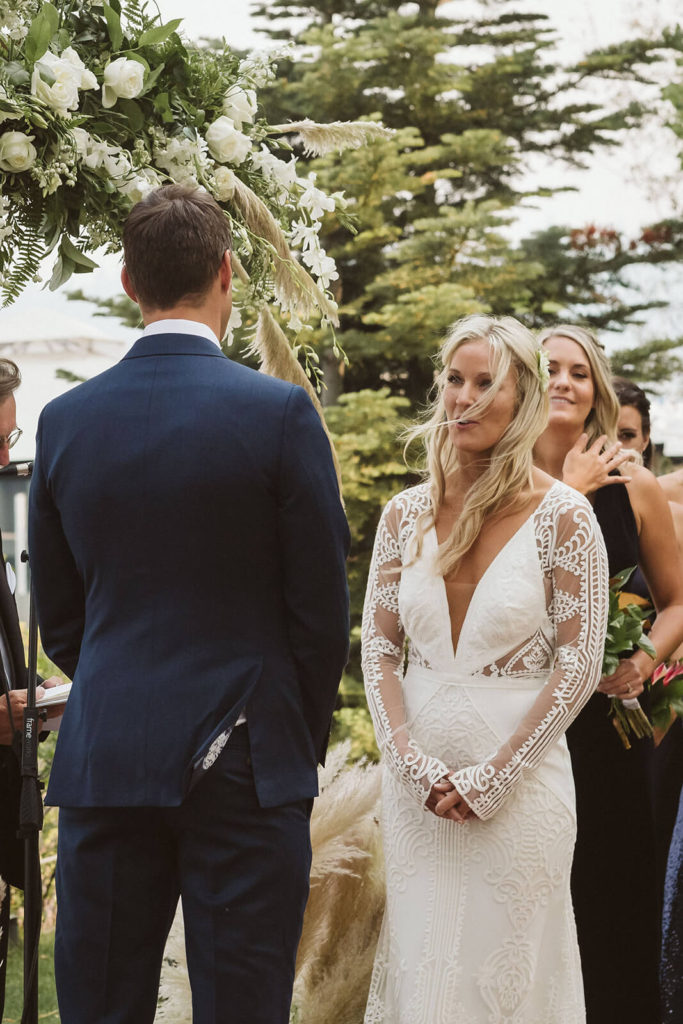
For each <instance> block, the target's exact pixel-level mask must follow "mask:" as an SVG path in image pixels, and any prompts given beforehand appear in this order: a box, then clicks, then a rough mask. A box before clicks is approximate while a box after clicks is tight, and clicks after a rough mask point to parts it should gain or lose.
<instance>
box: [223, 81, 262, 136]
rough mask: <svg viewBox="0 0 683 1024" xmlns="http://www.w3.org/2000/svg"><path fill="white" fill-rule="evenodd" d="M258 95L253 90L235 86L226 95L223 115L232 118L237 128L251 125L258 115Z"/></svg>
mask: <svg viewBox="0 0 683 1024" xmlns="http://www.w3.org/2000/svg"><path fill="white" fill-rule="evenodd" d="M256 107H257V103H256V93H255V92H254V90H253V89H243V88H242V87H241V86H239V85H233V86H232V88H231V89H228V91H227V92H226V94H225V99H224V100H223V113H224V114H225V115H226V116H227V117H229V118H230V120H231V121H232V122H233V124H234V125H235V128H241V127H242V125H243V124H244V122H245V121H246V122H247V124H251V123H252V121H253V120H254V114H255V113H256Z"/></svg>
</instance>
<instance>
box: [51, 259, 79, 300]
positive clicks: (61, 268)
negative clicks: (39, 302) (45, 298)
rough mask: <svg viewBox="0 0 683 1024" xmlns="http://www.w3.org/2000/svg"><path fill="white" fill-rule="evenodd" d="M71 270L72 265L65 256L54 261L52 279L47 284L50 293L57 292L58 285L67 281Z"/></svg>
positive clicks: (72, 268)
mask: <svg viewBox="0 0 683 1024" xmlns="http://www.w3.org/2000/svg"><path fill="white" fill-rule="evenodd" d="M73 270H74V264H73V263H72V262H71V260H70V259H69V258H68V257H66V256H62V255H59V256H58V257H57V259H56V261H55V265H54V268H53V270H52V277H51V278H50V282H49V284H48V288H49V289H50V291H51V292H55V291H57V289H58V288H59V286H60V285H62V284H64V282H65V281H68V280H69V278H70V277H71V275H72V273H73Z"/></svg>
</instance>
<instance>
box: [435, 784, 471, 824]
mask: <svg viewBox="0 0 683 1024" xmlns="http://www.w3.org/2000/svg"><path fill="white" fill-rule="evenodd" d="M426 806H427V809H428V810H430V811H431V812H432V814H435V815H436V816H437V818H450V819H451V821H457V822H458V823H459V824H462V822H464V821H467V819H468V818H476V814H475V813H474V811H473V810H472V808H471V807H470V806H469V804H468V803H467V802H466V801H465V800H464V799H463V798H462V796H461V795H460V793H459V792H458V791H457V789H456V788H455V786H454V785H453V783H452V782H450V781H449V780H448V779H447V778H446V777H445V776H444V778H443V779H441V781H440V782H435V783H434V785H433V786H432V788H431V792H430V794H429V797H428V798H427V804H426Z"/></svg>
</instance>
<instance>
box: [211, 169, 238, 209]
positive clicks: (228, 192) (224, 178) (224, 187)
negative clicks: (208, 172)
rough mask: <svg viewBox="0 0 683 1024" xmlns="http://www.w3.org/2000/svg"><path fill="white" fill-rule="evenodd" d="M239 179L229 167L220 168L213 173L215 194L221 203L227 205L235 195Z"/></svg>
mask: <svg viewBox="0 0 683 1024" xmlns="http://www.w3.org/2000/svg"><path fill="white" fill-rule="evenodd" d="M236 182H237V178H236V176H235V174H234V172H233V171H231V170H230V168H229V167H222V166H219V167H217V168H216V170H215V171H214V173H213V194H214V196H215V197H216V199H217V200H218V202H219V203H225V202H227V200H228V199H232V197H233V196H234V194H235V184H236Z"/></svg>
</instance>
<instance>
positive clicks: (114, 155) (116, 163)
mask: <svg viewBox="0 0 683 1024" xmlns="http://www.w3.org/2000/svg"><path fill="white" fill-rule="evenodd" d="M102 163H103V165H104V169H105V171H106V172H107V174H108V175H109V177H110V178H111V179H112V181H118V180H120V179H121V178H126V177H128V175H129V174H130V172H131V171H132V169H133V168H132V166H131V162H130V160H129V159H128V157H127V156H126V154H125V153H122V152H121V150H120V149H115V148H114V147H113V146H112V147H110V148H109V149H108V152H107V154H106V156H105V157H104V160H103V161H102Z"/></svg>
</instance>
